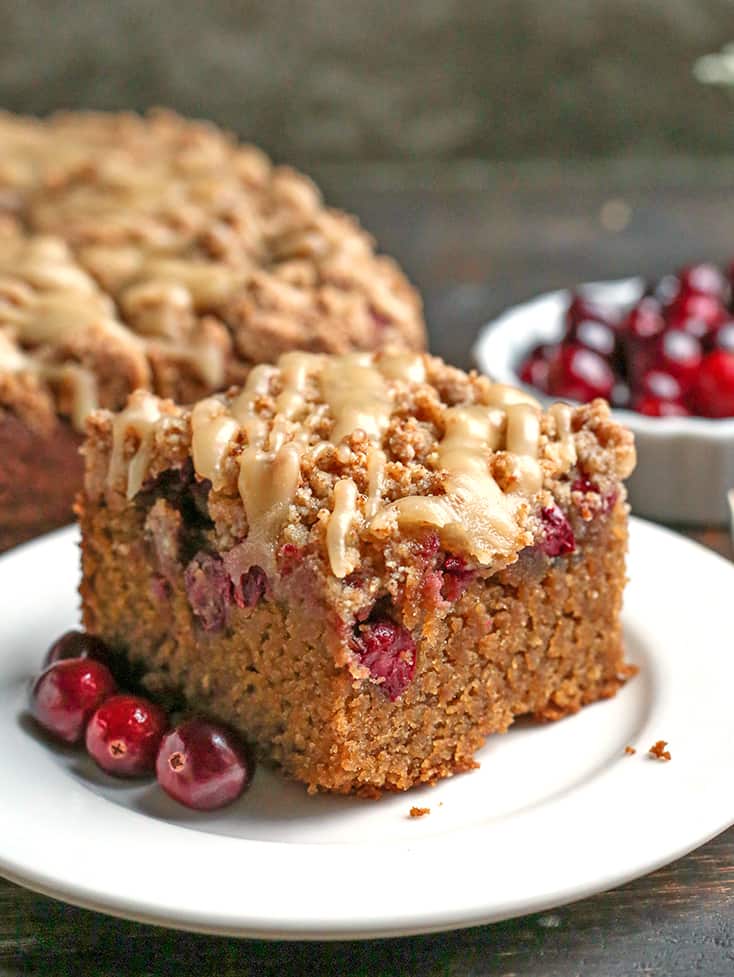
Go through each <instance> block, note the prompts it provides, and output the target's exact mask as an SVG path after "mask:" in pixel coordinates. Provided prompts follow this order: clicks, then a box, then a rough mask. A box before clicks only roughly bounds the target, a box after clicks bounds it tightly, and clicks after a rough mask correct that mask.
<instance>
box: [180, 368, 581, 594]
mask: <svg viewBox="0 0 734 977" xmlns="http://www.w3.org/2000/svg"><path fill="white" fill-rule="evenodd" d="M425 377H426V373H425V362H424V360H423V359H422V358H421V357H420V356H416V355H413V354H390V355H385V354H383V355H379V354H378V355H373V354H369V353H353V354H348V355H346V356H340V357H327V356H323V355H318V354H311V353H300V352H295V353H287V354H285V355H284V356H283V357H281V359H280V361H279V363H278V366H277V367H269V366H260V367H256V368H255V369H253V370H252V371H251V373H250V375H249V377H248V380H247V383H246V384H245V387H244V389H243V390H242V391H241V393H240V394H239V395H238V396H237V397H236V398H235V399H234V400H233V401H232V402H231V403H230V404H229V406H228V407H227V405H226V404H224V403H222V402H221V401H219V400H216V399H210V400H208V401H204V402H203V404H204V405H205V406H202V405H201V404H200V405H199V406H198V408H197V409H195V410H194V412H193V414H192V429H193V439H194V444H195V445H196V448H195V450H194V465H195V468H196V471H197V473H198V474H199V475H201V476H202V477H207V478H210V479H212V481H213V482H214V481H215V479H217V477H218V476H219V474H220V473H221V470H222V462H223V459H224V457H225V456H226V454H227V452H229V451H230V450H232V449H231V447H230V446H231V445H232V443H233V441H234V440H235V439H236V436H237V433H238V432H239V431H240V430H243V431H244V434H245V437H246V446H245V448H244V450H242V451H241V452H240V454H239V478H238V490H239V493H240V495H241V497H242V501H243V504H244V507H245V511H246V514H247V519H248V523H249V525H250V528H251V531H254V532H255V533H256V534H259V535H260V536H262V535H265V536H266V537H268V538H271V539H273V538H274V536H275V535H276V534H277V531H278V528H279V526H280V525H282V522H283V521H284V520H285V518H286V516H287V507H288V505H289V504H291V503H292V502H293V501H294V498H295V495H296V491H297V489H298V485H299V482H300V461H301V455H302V453H303V451H304V450H306V447H307V442H308V438H309V429H308V428H307V427H304V426H302V425H300V424H299V417H300V415H301V414H303V412H304V410H306V408H307V407H308V412H309V416H311V415H312V414H313V404H312V401H313V400H314V399H315V400H316V402H319V401H322V402H323V404H324V408H325V410H326V411H327V416H328V417H330V418H331V419H332V430H331V435H330V441H331V444H332V445H333V446H334V447H336V448H337V455H338V456H339V457H341V456H342V455H343V456H344V457H343V458H342V463H344V464H345V463H347V461H348V456H349V455H350V452H351V449H350V448H349V445H348V443H344V439H345V438H346V437H348V436H349V435H350V434H352V433H353V432H354V431H356V430H361V431H362V432H363V434H364V435H365V436H366V437H367V438H368V440H369V441H370V442H371V443H370V445H369V447H368V448H367V483H368V484H367V490H366V495H365V498H364V502H363V503H362V505H361V507H360V496H359V492H358V490H357V486H356V484H355V483H354V481H353V480H352V479H350V478H340V479H338V481H337V483H336V485H335V488H334V501H333V509H332V511H331V513H330V514H329V516H328V519H327V523H326V545H327V551H328V556H329V561H330V565H331V569H332V572H333V573H334V575H335V576H337V577H343V576H346V575H347V574H348V573H350V572H351V571H352V570H353V569H354V557H353V554H354V553H355V552H356V551H355V550H354V549H352V550H351V551H350V548H349V545H348V539H349V536H350V534H351V533H352V531H353V529H354V527H355V524H356V522H357V521H358V520H362V519H364V520H365V525H366V526H368V527H369V529H370V531H372V532H373V533H374V534H376V535H377V536H380V535H381V534H384V532H385V530H386V528H388V527H389V525H390V524H391V522H392V521H394V520H397V522H398V524H399V525H401V526H404V527H409V526H433V527H435V528H437V529H438V530H439V532H440V534H441V537H442V540H443V542H444V545H446V546H447V547H453V548H458V549H460V550H462V551H464V552H468V553H470V554H471V555H472V556H473V557H474V558H475V559H476V560H477V561H478V562H479V563H485V564H486V563H489V562H490V561H491V560H492V558H493V557H494V556H496V555H497V554H501V553H508V552H510V551H511V549H512V547H513V545H514V543H515V539H516V536H517V526H518V522H517V521H518V518H519V511H520V509H521V507H522V506H523V505H524V502H525V500H526V499H527V498H528V497H530V496H532V495H533V494H535V493H536V492H538V491H539V490H540V489H541V487H542V482H543V474H542V469H541V467H540V463H539V460H538V450H539V439H540V416H541V414H540V406H539V404H538V403H537V401H535V400H534V399H533V398H532V397H529V396H528V395H526V394H525V393H523V392H522V391H517V390H515V388H513V387H507V386H505V385H503V384H492V385H489V386H488V387H487V388H485V390H484V392H483V395H482V396H483V399H484V401H485V402H484V403H481V404H469V405H459V406H452V407H447V408H445V410H444V413H443V421H444V433H443V437H442V438H441V440H440V441H439V443H438V445H437V447H436V450H435V452H434V457H433V466H434V468H435V470H436V471H437V472H438V473H439V475H440V477H441V480H442V483H443V489H444V494H442V495H440V494H437V495H415V496H408V497H405V498H401V499H398V500H396V501H394V502H391V503H388V504H385V503H384V502H383V493H384V482H385V470H386V465H387V457H386V454H385V452H384V450H383V448H382V446H381V442H382V438H383V437H384V435H385V432H386V430H387V428H388V426H389V424H390V419H391V417H392V412H393V409H394V408H393V404H394V397H395V395H396V390H397V387H396V385H395V383H394V382H393V381H402V382H418V383H420V382H423V381H424V380H425ZM263 398H269V400H267V399H266V400H265V401H263V403H269V404H270V408H269V409H272V408H273V407H274V415H273V416H272V418H271V420H270V421H268V420H266V416H263V411H262V410H261V409H260V408H259V406H258V404H259V402H260V401H261V400H262V399H263ZM215 405H216V406H215ZM265 414H266V415H267V412H265ZM554 416H556V423H557V427H558V431H559V441H560V442H561V444H562V445H563V450H564V452H565V455H564V457H565V459H566V461H567V462H569V463H570V461H569V460H570V457H571V449H572V448H573V436H572V434H571V431H570V414H568V415H567V414H566V413H565V412H564V410H563V409H562V408H561V409H560V410H556V411H555V413H554ZM204 445H206V447H204ZM501 450H504V451H506V452H507V453H508V455H509V456H510V458H512V459H513V460H514V472H513V471H512V469H510V472H509V475H508V477H510V478H511V483H510V486H509V487H507V486H505V488H504V489H503V488H501V487H500V485H499V484H498V482H497V481H496V480H495V478H493V477H492V474H491V472H490V459H491V456H492V454H493V453H494V452H497V451H501ZM340 453H341V454H340ZM212 475H214V478H212ZM217 484H218V482H217Z"/></svg>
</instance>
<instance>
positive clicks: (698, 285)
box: [678, 262, 728, 301]
mask: <svg viewBox="0 0 734 977" xmlns="http://www.w3.org/2000/svg"><path fill="white" fill-rule="evenodd" d="M678 281H679V282H680V291H681V292H698V293H700V294H701V295H713V296H715V297H716V298H718V299H721V300H722V301H726V298H727V292H728V286H727V281H726V278H725V277H724V274H723V272H722V271H721V270H720V269H719V268H717V267H716V265H712V264H709V263H707V262H702V263H701V264H698V265H688V266H687V267H686V268H681V270H680V271H679V272H678Z"/></svg>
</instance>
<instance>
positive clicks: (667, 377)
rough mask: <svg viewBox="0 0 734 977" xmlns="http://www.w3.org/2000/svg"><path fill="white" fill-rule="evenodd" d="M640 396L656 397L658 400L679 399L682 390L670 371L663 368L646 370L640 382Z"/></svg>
mask: <svg viewBox="0 0 734 977" xmlns="http://www.w3.org/2000/svg"><path fill="white" fill-rule="evenodd" d="M640 393H641V396H643V397H646V396H651V397H656V398H657V399H658V400H671V401H672V400H677V401H679V400H680V399H681V396H682V394H683V391H682V389H681V385H680V383H679V382H678V381H677V380H676V378H675V377H674V376H671V374H670V373H666V372H665V371H664V370H648V371H647V372H646V373H645V374H644V376H643V377H642V382H641V384H640Z"/></svg>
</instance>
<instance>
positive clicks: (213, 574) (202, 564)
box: [184, 550, 233, 631]
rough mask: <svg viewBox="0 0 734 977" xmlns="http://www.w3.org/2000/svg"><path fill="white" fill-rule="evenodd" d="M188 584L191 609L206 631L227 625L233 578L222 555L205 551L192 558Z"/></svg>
mask: <svg viewBox="0 0 734 977" xmlns="http://www.w3.org/2000/svg"><path fill="white" fill-rule="evenodd" d="M184 587H185V589H186V596H187V597H188V600H189V604H190V606H191V610H192V611H193V612H194V614H195V616H196V617H197V618H198V619H199V621H200V623H201V626H202V628H203V629H204V630H205V631H219V630H221V629H222V628H223V627H224V622H225V620H226V618H227V608H228V607H229V605H230V604H231V602H232V596H233V595H232V580H231V578H230V576H229V574H228V573H227V571H226V569H225V567H224V563H223V562H222V559H221V557H219V556H212V554H210V553H206V552H204V551H203V550H201V551H200V552H198V553H197V554H196V555H195V556H194V557H193V559H191V560H190V562H189V564H188V566H187V567H186V570H185V571H184Z"/></svg>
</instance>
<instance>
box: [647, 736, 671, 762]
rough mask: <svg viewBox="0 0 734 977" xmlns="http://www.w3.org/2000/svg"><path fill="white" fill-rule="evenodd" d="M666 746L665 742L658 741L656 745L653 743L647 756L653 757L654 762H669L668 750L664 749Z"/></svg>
mask: <svg viewBox="0 0 734 977" xmlns="http://www.w3.org/2000/svg"><path fill="white" fill-rule="evenodd" d="M667 745H668V743H667V741H666V740H658V741H657V743H653V745H652V746H651V747H650V749H649V750H648V751H647V753H648V756H651V757H654V758H655V759H656V760H666V761H667V760H670V759H671V757H670V750H666V749H665V747H666V746H667Z"/></svg>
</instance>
